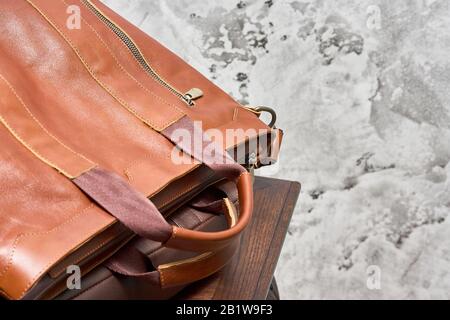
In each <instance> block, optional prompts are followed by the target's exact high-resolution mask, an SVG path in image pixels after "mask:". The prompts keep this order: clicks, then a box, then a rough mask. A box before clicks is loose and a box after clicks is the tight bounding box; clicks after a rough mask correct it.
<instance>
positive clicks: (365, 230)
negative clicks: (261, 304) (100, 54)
mask: <svg viewBox="0 0 450 320" xmlns="http://www.w3.org/2000/svg"><path fill="white" fill-rule="evenodd" d="M105 2H106V3H107V4H108V5H110V6H111V7H113V8H114V9H116V10H117V11H119V12H120V13H121V14H122V15H123V16H125V17H126V18H128V19H129V20H131V21H132V22H133V23H135V24H137V25H138V26H139V27H140V28H142V29H143V30H144V31H146V32H148V33H149V34H151V35H152V36H153V37H155V38H157V39H158V40H160V41H161V42H162V43H163V44H165V45H166V46H167V47H169V48H170V49H172V50H173V51H175V52H176V53H178V54H179V55H181V56H182V57H183V58H184V59H185V60H187V61H188V62H189V63H191V64H192V65H194V66H195V67H196V68H197V69H199V70H200V71H201V72H203V73H204V74H205V75H206V76H208V77H210V78H211V79H213V80H214V81H215V82H216V83H217V84H218V85H220V86H221V87H223V88H224V89H226V90H227V91H228V92H230V93H232V94H233V95H234V96H235V97H236V98H238V99H239V100H241V101H244V102H246V103H250V104H255V105H257V104H265V105H271V106H276V107H277V111H278V113H279V118H280V119H279V123H278V125H279V127H281V128H283V129H285V132H286V139H285V141H284V146H283V150H282V151H283V154H282V158H281V161H280V165H279V166H278V167H277V170H275V171H274V170H273V169H272V170H271V171H266V174H274V175H275V176H278V177H281V178H288V179H295V180H299V181H301V182H302V184H303V191H302V195H301V198H300V202H299V206H298V208H297V210H296V212H295V215H294V218H293V221H292V224H291V227H290V230H289V235H288V237H287V239H286V243H285V247H284V250H283V253H282V256H281V258H280V261H279V265H278V269H277V279H278V281H279V285H280V290H281V294H282V298H287V299H308V298H318V299H331V298H338V299H339V298H369V299H372V298H383V299H388V298H391V299H400V298H410V299H414V298H446V299H448V298H450V219H449V218H448V215H449V213H450V165H449V160H450V90H449V86H450V76H449V74H450V72H449V71H450V62H449V60H450V59H449V54H448V52H449V50H450V33H449V32H448V30H450V8H449V6H450V2H449V1H447V0H436V1H433V0H413V1H410V0H396V1H392V0H372V1H369V0H365V1H356V0H350V1H349V0H346V1H344V0H339V1H324V0H317V1H306V0H305V1H291V0H273V1H263V0H252V1H250V0H249V1H219V0H214V1H204V0H189V1H186V0H165V1H156V0H131V1H118V0H105ZM373 265H374V266H376V267H378V268H379V270H380V271H381V282H380V284H381V288H379V289H376V290H370V289H369V288H368V286H367V279H368V275H367V271H368V270H367V268H368V267H369V266H373ZM369 271H370V270H369ZM369 278H370V279H373V278H372V277H369Z"/></svg>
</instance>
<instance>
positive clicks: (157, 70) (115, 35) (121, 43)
mask: <svg viewBox="0 0 450 320" xmlns="http://www.w3.org/2000/svg"><path fill="white" fill-rule="evenodd" d="M62 1H64V0H62ZM89 2H90V3H91V1H89ZM82 4H83V6H85V7H86V8H87V9H88V11H89V12H91V11H90V10H89V7H88V6H87V5H86V3H84V2H82ZM91 5H93V6H94V7H95V8H96V9H97V10H98V11H100V12H101V13H102V14H103V15H104V16H105V17H106V18H107V19H108V20H110V21H111V22H113V23H114V24H115V25H116V26H117V27H118V28H119V29H120V30H121V31H122V32H125V31H124V30H123V28H122V26H120V25H118V23H116V22H114V21H112V19H111V18H110V17H109V16H108V15H107V14H105V13H104V12H103V11H102V10H101V9H99V8H98V7H97V6H96V5H95V4H93V3H91ZM106 29H107V30H108V32H109V33H111V34H112V35H113V36H114V38H119V37H118V36H117V34H115V33H114V32H113V31H112V30H111V29H110V28H106ZM94 32H95V31H94ZM125 34H126V35H127V37H129V38H130V39H131V40H132V41H133V42H134V45H135V46H136V48H137V49H138V50H139V52H140V54H141V55H142V57H143V58H144V60H145V62H146V63H147V64H148V65H150V63H149V62H148V59H147V58H146V57H145V55H144V53H143V52H142V50H141V49H140V48H139V46H138V44H137V43H136V41H134V40H133V39H132V37H131V36H130V35H128V34H127V33H126V32H125ZM119 43H120V45H121V46H123V47H124V48H125V49H126V52H127V54H128V55H129V56H130V57H131V58H132V59H133V60H134V56H133V54H132V53H131V52H130V50H129V48H128V47H127V46H126V45H125V43H124V42H123V41H120V39H119ZM137 65H138V66H139V68H141V69H142V70H143V71H144V72H145V75H146V76H148V77H149V78H150V79H151V80H153V81H155V79H153V78H152V77H150V75H149V74H148V73H147V70H145V68H144V67H143V66H142V65H141V64H140V63H137ZM150 66H151V68H152V69H153V70H154V71H155V72H156V73H158V74H160V71H159V69H158V68H155V65H154V64H151V65H150ZM164 81H165V80H164ZM153 94H154V95H155V96H156V97H159V98H160V99H162V97H160V96H158V95H156V94H155V93H153ZM163 101H165V100H163ZM166 103H167V104H168V105H169V106H173V107H174V108H175V109H177V110H178V111H179V112H181V113H183V114H184V111H183V110H181V109H180V108H179V107H177V106H176V105H174V104H171V103H169V102H167V101H166Z"/></svg>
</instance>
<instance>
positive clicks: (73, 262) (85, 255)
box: [54, 239, 111, 274]
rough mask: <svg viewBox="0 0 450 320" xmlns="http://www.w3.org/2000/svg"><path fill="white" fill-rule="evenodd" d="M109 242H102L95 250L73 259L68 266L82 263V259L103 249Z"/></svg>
mask: <svg viewBox="0 0 450 320" xmlns="http://www.w3.org/2000/svg"><path fill="white" fill-rule="evenodd" d="M109 242H111V239H109V240H104V241H103V242H101V243H100V244H98V245H97V246H96V247H95V248H92V249H91V250H89V251H88V252H86V253H85V254H84V255H83V256H81V257H79V258H76V259H74V260H73V261H71V262H70V264H78V263H80V262H81V261H83V260H84V259H86V258H87V257H88V256H90V255H91V254H92V253H94V252H95V251H97V250H99V249H100V248H102V247H104V246H105V245H106V244H108V243H109ZM64 269H65V268H60V269H57V270H54V272H56V273H57V274H59V273H61V272H62V271H63V270H64Z"/></svg>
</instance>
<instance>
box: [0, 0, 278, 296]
mask: <svg viewBox="0 0 450 320" xmlns="http://www.w3.org/2000/svg"><path fill="white" fill-rule="evenodd" d="M71 6H77V7H76V8H79V10H80V17H81V20H80V26H79V28H76V27H75V28H74V27H73V26H72V25H69V24H68V14H67V12H68V8H73V7H71ZM0 25H1V26H2V32H1V33H0V52H1V55H0V122H1V124H2V125H1V126H0V139H1V141H2V148H1V150H0V188H1V191H2V192H1V194H0V208H1V213H0V294H1V295H2V296H3V297H5V298H8V299H24V298H25V299H49V298H55V297H58V298H61V299H72V298H84V299H87V298H167V297H170V296H172V295H173V294H175V293H176V292H178V291H179V290H180V289H181V288H182V287H183V286H185V285H187V284H189V283H191V282H194V281H197V280H199V279H202V278H205V277H207V276H209V275H211V274H212V273H214V272H216V271H218V270H219V269H220V268H222V267H223V266H224V265H225V264H226V263H227V261H229V260H230V258H231V257H232V255H233V253H234V252H235V250H236V247H237V245H238V244H239V236H240V234H241V232H242V231H243V230H244V228H245V226H246V225H247V224H248V222H249V219H250V218H251V214H252V209H253V195H252V176H251V174H250V173H249V172H248V171H247V170H246V169H245V168H244V167H247V168H248V167H257V166H261V165H265V164H270V163H272V162H273V160H274V159H275V158H276V156H277V153H278V149H279V145H280V143H281V138H282V132H281V131H280V130H279V129H275V128H272V127H273V123H272V124H271V125H270V126H268V125H266V124H264V123H263V122H262V121H260V120H259V118H258V116H259V114H260V113H261V112H262V111H266V110H268V109H251V108H248V107H244V106H241V105H240V104H239V103H237V102H236V101H234V100H233V99H232V98H231V97H230V96H228V95H227V94H226V93H224V92H223V91H221V90H220V89H219V88H217V87H216V86H215V85H213V84H212V83H211V82H210V81H208V80H207V79H206V78H204V77H203V76H202V75H201V74H199V73H198V72H197V71H195V70H194V69H193V68H192V67H190V66H189V65H187V64H186V63H185V62H184V61H182V60H181V59H180V58H178V57H177V56H175V55H174V54H173V53H171V52H170V51H168V50H167V49H166V48H164V47H163V46H161V45H160V44H159V43H157V42H156V41H155V40H153V39H152V38H150V37H148V36H146V35H145V34H144V33H143V32H141V31H140V30H138V29H137V28H135V27H134V26H132V25H131V24H130V23H128V22H127V21H125V20H124V19H122V18H121V17H120V16H118V15H117V14H115V13H114V12H112V11H111V10H110V9H108V8H107V7H106V6H104V5H103V4H101V2H99V1H94V0H54V1H49V0H15V1H1V2H0ZM197 88H200V89H197ZM199 124H201V125H199ZM229 130H233V132H234V135H233V137H232V139H221V137H225V136H227V134H228V133H229V132H230V131H229ZM236 132H238V133H239V134H236ZM211 150H212V151H211ZM227 151H228V152H227ZM233 158H234V159H233ZM175 159H177V161H175ZM236 161H237V162H236ZM238 162H239V163H240V164H242V165H243V166H242V165H240V164H238ZM111 257H112V258H111ZM105 261H106V262H105ZM71 265H77V266H79V267H80V268H81V272H82V274H83V279H82V290H78V291H77V290H67V286H66V285H67V283H66V281H67V277H68V274H67V272H66V270H67V267H69V266H71Z"/></svg>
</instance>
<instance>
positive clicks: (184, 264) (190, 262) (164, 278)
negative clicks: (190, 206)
mask: <svg viewBox="0 0 450 320" xmlns="http://www.w3.org/2000/svg"><path fill="white" fill-rule="evenodd" d="M223 203H224V204H225V205H224V212H223V213H224V215H225V217H226V219H227V221H228V226H229V228H233V227H234V226H236V225H237V223H238V222H237V221H236V210H235V207H234V205H233V204H232V203H231V201H230V199H229V198H225V199H223ZM239 243H240V237H232V238H231V239H230V241H229V242H228V244H227V245H226V246H224V247H220V248H215V250H214V251H210V252H204V253H202V254H200V255H197V256H195V257H192V258H189V259H184V260H179V261H174V262H170V263H165V264H162V265H159V266H158V267H157V270H156V271H150V272H140V271H138V269H139V267H136V264H137V265H145V263H139V262H137V261H142V258H143V256H142V254H140V253H139V252H138V251H137V250H135V249H133V248H128V249H125V250H124V249H122V252H120V253H119V254H116V255H115V256H113V257H112V258H111V259H110V260H109V261H108V262H107V263H106V266H107V267H108V269H109V270H111V271H112V272H115V273H118V274H121V275H124V276H127V277H132V278H140V279H142V280H146V281H150V282H151V283H154V284H159V285H160V286H161V287H162V288H167V287H175V286H182V285H186V284H189V283H192V282H195V281H198V280H201V279H204V278H206V277H208V276H210V275H212V274H214V273H216V272H217V271H219V270H220V269H221V268H222V267H223V266H224V265H225V264H227V263H228V262H229V261H230V260H231V258H232V257H233V256H234V254H235V252H236V251H237V248H238V246H239Z"/></svg>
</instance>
